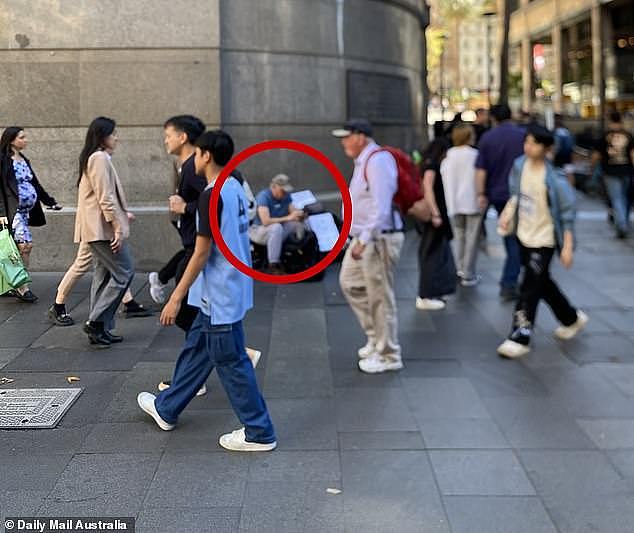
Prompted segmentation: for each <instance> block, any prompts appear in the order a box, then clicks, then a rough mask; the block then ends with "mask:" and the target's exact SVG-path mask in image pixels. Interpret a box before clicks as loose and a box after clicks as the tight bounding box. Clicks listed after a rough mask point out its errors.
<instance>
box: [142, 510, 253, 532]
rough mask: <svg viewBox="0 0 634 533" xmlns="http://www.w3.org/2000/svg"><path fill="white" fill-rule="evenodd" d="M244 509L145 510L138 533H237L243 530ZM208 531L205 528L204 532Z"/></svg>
mask: <svg viewBox="0 0 634 533" xmlns="http://www.w3.org/2000/svg"><path fill="white" fill-rule="evenodd" d="M240 514H241V507H240V506H239V505H237V506H235V507H210V508H207V509H188V510H187V512H186V513H184V512H183V510H182V509H175V508H171V509H170V508H164V507H144V508H143V509H142V510H141V512H140V513H139V516H138V518H137V520H136V527H135V531H136V533H157V532H159V531H166V532H167V531H178V533H200V532H201V531H212V532H213V533H236V532H237V531H239V527H240ZM203 528H204V529H203Z"/></svg>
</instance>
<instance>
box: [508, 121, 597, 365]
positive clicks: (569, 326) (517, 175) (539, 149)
mask: <svg viewBox="0 0 634 533" xmlns="http://www.w3.org/2000/svg"><path fill="white" fill-rule="evenodd" d="M554 142H555V141H554V136H553V134H552V133H551V132H550V131H548V130H547V129H546V128H544V127H542V126H539V125H531V126H529V127H528V129H527V135H526V141H525V142H524V154H525V155H524V156H522V157H519V158H518V159H517V160H516V161H515V163H514V165H513V170H512V172H511V175H510V178H509V188H510V194H511V198H510V200H509V204H508V205H507V207H506V208H505V209H504V212H503V213H502V215H501V217H500V220H499V225H500V229H501V231H502V232H503V233H509V232H513V233H515V234H516V235H517V238H518V241H519V246H520V257H521V262H522V266H523V267H524V273H523V277H522V284H521V286H520V297H519V300H518V302H517V304H516V306H515V312H514V314H513V322H512V327H511V333H510V334H509V336H508V338H507V339H506V340H505V341H504V342H503V343H502V344H501V345H500V346H499V347H498V353H499V354H500V355H501V356H503V357H507V358H510V359H513V358H517V357H521V356H523V355H525V354H527V353H528V352H529V351H530V341H531V336H532V334H533V330H534V326H535V317H536V314H537V306H538V304H539V302H540V300H544V301H545V302H546V303H547V304H548V306H549V307H550V308H551V309H552V311H553V313H554V315H555V316H556V317H557V320H559V322H560V323H561V326H559V327H558V328H557V329H556V330H555V335H556V336H557V337H558V338H560V339H564V340H566V339H571V338H572V337H574V336H575V335H576V334H577V333H578V332H579V331H580V330H581V329H582V328H583V327H584V326H585V325H586V324H587V322H588V316H587V315H586V314H585V313H584V312H583V311H580V310H578V309H575V308H574V307H572V306H571V305H570V303H569V302H568V300H567V298H566V297H565V296H564V294H563V293H562V292H561V290H560V289H559V287H558V286H557V284H556V283H555V281H554V280H553V279H552V277H551V275H550V264H551V261H552V258H553V256H554V254H555V251H558V252H559V254H560V259H561V264H562V265H563V266H564V268H567V269H568V268H570V267H571V266H572V261H573V249H574V239H575V237H574V222H575V193H574V190H573V188H572V187H571V186H570V183H568V181H567V179H566V177H565V175H564V174H563V172H561V170H558V169H556V168H555V167H554V166H553V165H552V163H551V162H550V161H549V160H548V159H547V157H546V156H547V153H548V151H549V150H550V148H551V147H552V146H553V144H554Z"/></svg>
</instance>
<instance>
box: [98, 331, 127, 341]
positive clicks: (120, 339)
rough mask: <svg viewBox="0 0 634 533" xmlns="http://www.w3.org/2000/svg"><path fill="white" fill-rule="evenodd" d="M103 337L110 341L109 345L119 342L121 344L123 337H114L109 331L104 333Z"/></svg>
mask: <svg viewBox="0 0 634 533" xmlns="http://www.w3.org/2000/svg"><path fill="white" fill-rule="evenodd" d="M103 335H104V337H106V339H108V340H109V341H110V344H117V343H119V342H123V337H122V336H121V335H115V334H114V333H112V332H111V331H104V332H103Z"/></svg>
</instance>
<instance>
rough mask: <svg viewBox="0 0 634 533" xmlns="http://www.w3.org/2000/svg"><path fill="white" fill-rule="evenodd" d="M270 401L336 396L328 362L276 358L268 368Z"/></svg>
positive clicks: (266, 384) (265, 393)
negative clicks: (275, 399) (272, 399)
mask: <svg viewBox="0 0 634 533" xmlns="http://www.w3.org/2000/svg"><path fill="white" fill-rule="evenodd" d="M263 392H264V396H265V397H266V398H323V397H332V395H333V394H334V387H333V379H332V373H331V371H330V365H329V364H328V361H327V360H325V361H323V360H322V361H302V360H292V359H287V358H283V359H280V358H278V356H277V355H273V356H272V357H271V360H270V361H269V363H268V365H267V368H266V376H265V379H264V387H263Z"/></svg>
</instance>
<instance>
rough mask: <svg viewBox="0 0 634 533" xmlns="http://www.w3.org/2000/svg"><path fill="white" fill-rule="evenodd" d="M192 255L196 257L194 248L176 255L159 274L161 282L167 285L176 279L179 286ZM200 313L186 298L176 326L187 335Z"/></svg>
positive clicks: (185, 249)
mask: <svg viewBox="0 0 634 533" xmlns="http://www.w3.org/2000/svg"><path fill="white" fill-rule="evenodd" d="M192 255H194V248H193V247H191V248H184V249H182V250H181V251H179V252H177V253H176V254H174V257H172V258H171V259H170V260H169V261H168V262H167V264H166V265H165V266H164V267H163V268H162V269H161V271H160V272H159V280H160V282H161V283H163V284H166V283H167V282H168V281H169V280H170V279H172V278H174V279H175V280H176V284H177V285H178V283H179V282H180V280H181V278H182V277H183V274H184V273H185V270H186V269H187V265H188V264H189V261H190V260H191V258H192ZM198 311H199V309H198V308H197V307H193V306H191V305H188V303H187V297H185V300H184V301H183V304H182V305H181V308H180V311H179V312H178V315H176V325H177V326H178V327H179V328H181V329H182V330H183V331H184V332H185V333H187V332H188V331H189V330H190V329H191V327H192V324H193V323H194V320H196V316H197V315H198Z"/></svg>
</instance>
